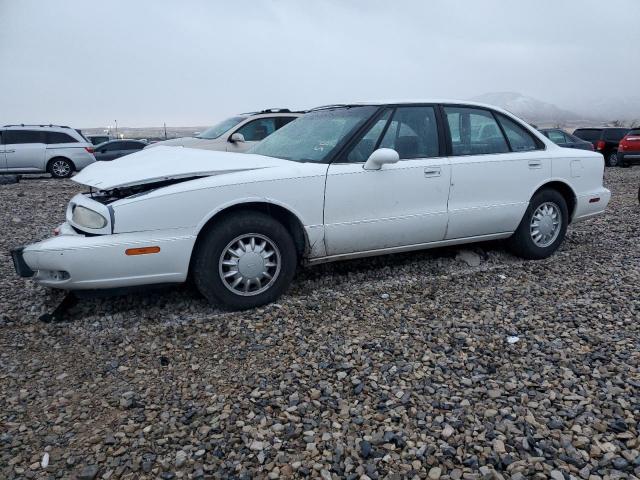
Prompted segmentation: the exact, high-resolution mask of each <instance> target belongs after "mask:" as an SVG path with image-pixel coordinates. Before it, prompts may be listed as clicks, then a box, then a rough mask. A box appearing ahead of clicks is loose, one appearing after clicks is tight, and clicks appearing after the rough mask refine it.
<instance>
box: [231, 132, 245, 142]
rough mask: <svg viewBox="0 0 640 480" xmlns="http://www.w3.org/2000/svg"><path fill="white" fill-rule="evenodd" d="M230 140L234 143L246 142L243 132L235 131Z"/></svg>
mask: <svg viewBox="0 0 640 480" xmlns="http://www.w3.org/2000/svg"><path fill="white" fill-rule="evenodd" d="M229 141H230V142H232V143H242V142H244V135H242V134H241V133H234V134H233V135H231V138H230V139H229Z"/></svg>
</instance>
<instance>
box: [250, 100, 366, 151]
mask: <svg viewBox="0 0 640 480" xmlns="http://www.w3.org/2000/svg"><path fill="white" fill-rule="evenodd" d="M377 110H378V107H375V106H357V107H336V108H326V109H320V110H314V111H311V112H309V113H307V114H306V115H303V116H302V117H300V118H298V119H297V120H296V121H295V122H291V123H289V124H288V125H285V126H284V127H282V128H281V129H279V130H277V131H276V132H275V133H274V134H273V135H269V136H268V137H267V138H265V139H264V140H263V141H262V142H260V143H259V144H257V145H255V146H254V147H253V148H251V149H249V151H248V153H255V154H257V155H265V156H267V157H276V158H282V159H285V160H293V161H296V162H317V163H323V162H325V161H326V160H328V159H329V158H330V156H331V154H332V153H333V152H335V151H336V150H337V149H339V148H340V147H341V146H342V145H344V143H345V142H346V141H348V139H349V138H350V136H351V135H352V134H353V133H354V132H355V131H356V130H357V129H358V128H359V127H361V126H362V125H363V124H364V123H365V122H366V121H367V120H368V119H369V118H371V116H372V115H373V114H374V113H375V112H376V111H377Z"/></svg>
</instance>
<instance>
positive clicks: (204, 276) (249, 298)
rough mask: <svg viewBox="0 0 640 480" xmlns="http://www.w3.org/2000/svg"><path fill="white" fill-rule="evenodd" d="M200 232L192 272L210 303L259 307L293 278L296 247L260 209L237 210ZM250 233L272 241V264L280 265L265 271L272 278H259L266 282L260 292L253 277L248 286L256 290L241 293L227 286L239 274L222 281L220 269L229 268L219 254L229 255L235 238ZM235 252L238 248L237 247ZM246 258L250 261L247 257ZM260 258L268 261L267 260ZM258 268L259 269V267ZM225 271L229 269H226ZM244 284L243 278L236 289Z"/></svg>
mask: <svg viewBox="0 0 640 480" xmlns="http://www.w3.org/2000/svg"><path fill="white" fill-rule="evenodd" d="M203 234H204V236H203V237H202V238H201V239H199V240H198V244H197V246H196V250H195V252H194V259H193V263H192V273H193V280H194V283H195V285H196V287H197V289H198V290H199V291H200V293H202V295H204V296H205V297H206V298H207V300H209V302H211V303H213V304H222V305H224V306H226V307H228V308H231V309H234V310H245V309H248V308H254V307H258V306H260V305H265V304H267V303H270V302H273V301H274V300H276V299H277V298H278V297H279V296H280V295H282V293H284V291H285V290H286V289H287V287H288V286H289V284H290V283H291V281H292V280H293V277H294V275H295V272H296V265H297V253H296V247H295V244H294V242H293V239H292V238H291V235H290V234H289V232H288V231H287V229H286V228H285V227H284V226H283V225H282V224H281V223H280V222H278V221H277V220H274V219H273V218H272V217H270V216H268V215H265V214H263V213H259V212H248V211H247V212H238V213H234V214H230V215H228V216H225V217H223V218H222V219H220V221H217V222H215V223H214V224H213V226H212V227H211V228H210V229H209V230H208V231H206V232H203ZM250 235H255V236H257V237H259V238H258V241H259V242H260V241H263V240H265V239H266V240H267V241H268V242H271V243H270V247H275V249H272V251H274V255H276V256H277V259H278V260H277V261H276V262H275V263H279V268H278V269H277V270H271V271H270V272H268V273H270V274H272V276H273V280H269V279H266V277H262V280H263V281H264V280H266V282H267V283H266V284H265V285H264V286H263V287H262V288H264V291H261V292H260V291H259V290H260V289H258V288H257V285H256V284H255V283H256V282H255V280H254V281H250V282H249V283H252V287H251V288H254V289H255V292H250V293H249V294H248V295H242V294H240V293H234V291H233V290H232V289H233V287H232V285H230V283H232V281H235V280H236V279H237V278H240V277H241V276H240V275H239V274H238V277H231V279H230V280H229V281H228V283H227V282H225V281H224V280H223V278H222V274H223V270H224V269H225V268H232V267H225V266H223V265H222V264H221V262H222V261H223V259H222V258H221V257H222V256H223V254H225V252H227V253H226V255H227V256H225V258H232V257H229V256H228V252H229V248H230V247H231V244H232V243H233V242H234V240H237V239H238V237H241V236H250ZM236 251H238V250H237V249H236ZM275 252H277V253H275ZM252 253H253V251H252ZM254 255H255V254H254ZM278 255H279V256H278ZM253 258H256V257H253ZM248 261H249V262H250V260H248ZM263 261H264V262H267V261H268V260H263ZM265 265H266V263H265ZM246 266H248V267H249V268H253V267H254V266H256V264H255V262H254V263H245V267H246ZM258 267H259V268H258V270H260V268H261V267H260V266H258ZM233 268H236V269H237V271H238V272H240V270H241V268H240V264H239V263H238V266H237V267H233ZM264 268H267V267H264ZM273 268H275V267H273ZM226 273H231V272H229V271H227V272H226ZM246 283H247V282H246V281H244V280H243V283H242V285H241V286H239V287H238V288H241V287H244V285H245V284H246ZM267 287H268V288H267Z"/></svg>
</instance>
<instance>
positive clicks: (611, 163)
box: [607, 152, 620, 167]
mask: <svg viewBox="0 0 640 480" xmlns="http://www.w3.org/2000/svg"><path fill="white" fill-rule="evenodd" d="M619 164H620V162H619V161H618V152H611V153H610V154H609V156H608V157H607V166H608V167H618V166H620V165H619Z"/></svg>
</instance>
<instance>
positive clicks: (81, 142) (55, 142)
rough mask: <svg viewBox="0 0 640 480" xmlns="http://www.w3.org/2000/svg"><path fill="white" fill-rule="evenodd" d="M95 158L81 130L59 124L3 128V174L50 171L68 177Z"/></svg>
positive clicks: (0, 140) (0, 158) (0, 142)
mask: <svg viewBox="0 0 640 480" xmlns="http://www.w3.org/2000/svg"><path fill="white" fill-rule="evenodd" d="M95 161H96V159H95V157H94V156H93V145H92V144H91V142H89V141H88V140H87V139H86V138H85V137H84V136H83V135H82V132H80V130H74V129H73V128H70V127H65V126H59V125H5V126H4V127H1V128H0V173H42V172H48V173H50V174H51V176H52V177H54V178H67V177H70V176H71V174H72V173H73V172H74V171H80V170H82V169H83V168H84V167H86V166H87V165H90V164H92V163H93V162H95Z"/></svg>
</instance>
